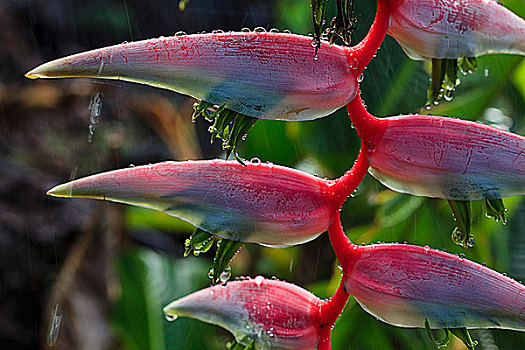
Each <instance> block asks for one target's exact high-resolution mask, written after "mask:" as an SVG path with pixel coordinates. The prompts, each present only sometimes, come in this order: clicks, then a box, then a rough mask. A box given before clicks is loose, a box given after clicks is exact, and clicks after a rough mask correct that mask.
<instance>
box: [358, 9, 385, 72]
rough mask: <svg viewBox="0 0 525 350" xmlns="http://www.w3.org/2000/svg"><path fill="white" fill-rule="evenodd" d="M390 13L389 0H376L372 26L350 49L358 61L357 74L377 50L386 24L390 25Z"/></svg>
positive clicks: (383, 36)
mask: <svg viewBox="0 0 525 350" xmlns="http://www.w3.org/2000/svg"><path fill="white" fill-rule="evenodd" d="M391 13H392V9H391V5H390V1H388V0H377V12H376V17H375V19H374V23H372V27H370V31H369V32H368V34H367V35H366V36H365V38H364V39H363V40H362V41H361V42H360V43H359V44H357V45H356V46H354V47H352V51H353V52H355V56H353V57H355V58H356V59H357V62H358V68H357V72H358V75H359V74H361V73H362V72H363V70H364V69H365V67H366V66H367V65H368V63H370V61H371V60H372V58H374V55H375V54H376V53H377V50H379V47H380V46H381V43H382V42H383V40H384V38H385V35H386V32H387V30H388V26H389V25H390V15H391Z"/></svg>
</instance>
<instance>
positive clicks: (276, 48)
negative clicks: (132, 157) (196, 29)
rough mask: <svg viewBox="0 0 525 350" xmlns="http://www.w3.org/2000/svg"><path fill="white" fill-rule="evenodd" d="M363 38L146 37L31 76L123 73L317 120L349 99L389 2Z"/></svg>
mask: <svg viewBox="0 0 525 350" xmlns="http://www.w3.org/2000/svg"><path fill="white" fill-rule="evenodd" d="M378 3H379V8H383V7H384V9H383V10H382V11H378V16H377V17H376V20H375V22H374V25H373V27H372V28H371V30H370V32H369V34H368V35H367V37H366V38H365V39H364V40H363V41H362V42H361V44H359V45H357V46H355V47H353V48H347V47H341V46H337V45H329V43H327V42H323V43H322V44H321V47H320V50H319V52H318V55H317V56H315V49H314V47H312V38H309V37H306V36H301V35H294V34H287V33H274V32H265V31H264V32H261V31H255V32H228V33H211V34H195V35H180V36H173V37H160V38H157V39H151V40H143V41H137V42H131V43H124V44H120V45H115V46H110V47H106V48H102V49H97V50H93V51H88V52H84V53H79V54H76V55H72V56H69V57H65V58H61V59H58V60H55V61H51V62H48V63H45V64H43V65H41V66H39V67H37V68H35V69H33V70H32V71H30V72H28V73H27V74H26V76H27V77H30V78H65V77H91V78H104V79H119V80H126V81H132V82H137V83H142V84H148V85H152V86H156V87H161V88H166V89H170V90H174V91H177V92H180V93H183V94H187V95H190V96H193V97H195V98H197V99H201V100H204V101H207V102H210V103H212V104H216V105H224V106H225V107H226V108H227V109H230V110H233V111H235V112H238V113H242V114H244V115H247V116H251V117H256V118H263V119H279V120H310V119H316V118H320V117H323V116H326V115H328V114H330V113H332V112H333V111H335V110H336V109H338V108H340V107H343V106H344V105H346V104H347V103H348V102H349V101H350V100H351V99H352V98H354V96H355V94H356V91H357V78H358V77H359V75H360V74H361V72H362V71H363V69H364V68H365V66H366V65H367V64H368V62H369V61H370V60H371V59H372V57H373V55H374V54H375V52H376V51H377V48H378V47H379V46H380V45H381V42H382V40H383V38H384V36H385V35H386V30H387V27H388V18H389V17H388V16H389V14H390V12H389V11H388V10H387V9H388V8H389V5H388V4H387V3H386V0H379V1H378Z"/></svg>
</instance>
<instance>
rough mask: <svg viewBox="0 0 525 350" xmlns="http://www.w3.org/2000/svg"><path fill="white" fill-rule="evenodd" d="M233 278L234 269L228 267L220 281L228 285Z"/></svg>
mask: <svg viewBox="0 0 525 350" xmlns="http://www.w3.org/2000/svg"><path fill="white" fill-rule="evenodd" d="M231 276H232V268H231V266H227V267H226V269H224V271H222V272H221V274H220V276H219V281H221V283H222V284H224V285H225V284H226V283H227V282H228V280H229V279H230V277H231Z"/></svg>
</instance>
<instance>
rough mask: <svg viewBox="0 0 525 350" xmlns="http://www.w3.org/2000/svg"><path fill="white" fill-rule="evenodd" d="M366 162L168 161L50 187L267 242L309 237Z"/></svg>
mask: <svg viewBox="0 0 525 350" xmlns="http://www.w3.org/2000/svg"><path fill="white" fill-rule="evenodd" d="M366 169H367V165H366V161H365V159H364V157H360V161H359V162H358V163H356V166H355V167H354V168H353V169H352V170H351V171H350V172H348V173H347V174H346V175H345V176H343V177H342V178H340V179H338V180H335V181H330V180H324V179H320V178H317V177H315V176H311V175H308V174H306V173H303V172H300V171H298V170H294V169H290V168H286V167H282V166H277V165H273V164H270V163H266V164H265V163H261V162H260V161H257V162H255V161H254V162H249V163H247V164H246V166H242V165H240V164H239V163H237V162H235V161H224V160H210V161H186V162H164V163H158V164H153V165H146V166H140V167H132V168H127V169H121V170H115V171H110V172H105V173H101V174H97V175H92V176H89V177H86V178H83V179H79V180H75V181H72V182H69V183H66V184H62V185H59V186H57V187H55V188H53V189H51V190H50V191H49V192H48V194H50V195H53V196H57V197H84V198H95V199H104V200H110V201H114V202H120V203H127V204H132V205H137V206H141V207H146V208H151V209H156V210H161V211H164V212H166V213H168V214H170V215H173V216H176V217H179V218H181V219H183V220H185V221H188V222H190V223H191V224H193V225H195V226H198V227H199V228H201V229H203V230H205V231H207V232H210V233H212V234H215V235H217V236H220V237H223V238H228V239H232V240H237V241H244V242H254V243H259V244H263V245H268V246H287V245H294V244H299V243H304V242H307V241H310V240H312V239H314V238H315V237H317V236H318V235H319V234H321V233H322V232H324V231H326V230H327V229H328V226H329V225H330V222H331V220H332V213H333V211H334V209H335V208H338V207H339V205H340V204H341V202H342V201H344V200H345V199H346V197H347V196H348V195H349V194H350V193H352V191H353V190H354V189H355V188H356V187H357V185H358V184H359V182H360V181H361V180H362V178H363V177H364V175H365V174H366Z"/></svg>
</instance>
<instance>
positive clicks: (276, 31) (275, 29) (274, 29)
mask: <svg viewBox="0 0 525 350" xmlns="http://www.w3.org/2000/svg"><path fill="white" fill-rule="evenodd" d="M270 33H279V29H277V28H272V29H270Z"/></svg>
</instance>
